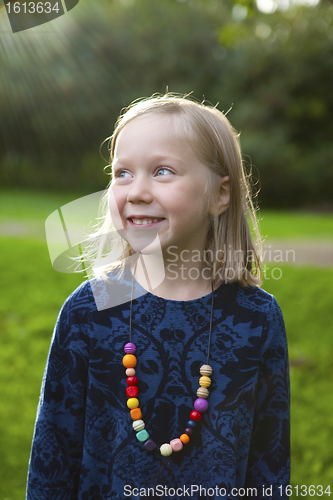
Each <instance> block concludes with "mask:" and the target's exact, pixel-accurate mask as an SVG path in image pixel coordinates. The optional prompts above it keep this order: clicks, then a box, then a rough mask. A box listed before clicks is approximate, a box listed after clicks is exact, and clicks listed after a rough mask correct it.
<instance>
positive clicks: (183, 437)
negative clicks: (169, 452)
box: [179, 434, 190, 444]
mask: <svg viewBox="0 0 333 500" xmlns="http://www.w3.org/2000/svg"><path fill="white" fill-rule="evenodd" d="M179 439H180V440H181V442H182V443H184V444H187V443H188V442H189V440H190V438H189V436H188V435H187V434H182V435H181V436H180V438H179Z"/></svg>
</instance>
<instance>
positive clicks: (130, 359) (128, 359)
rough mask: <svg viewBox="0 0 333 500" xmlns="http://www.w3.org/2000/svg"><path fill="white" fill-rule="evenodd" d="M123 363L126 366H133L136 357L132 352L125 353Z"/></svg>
mask: <svg viewBox="0 0 333 500" xmlns="http://www.w3.org/2000/svg"><path fill="white" fill-rule="evenodd" d="M123 365H124V366H125V367H126V368H134V366H136V357H135V356H134V354H125V356H124V357H123Z"/></svg>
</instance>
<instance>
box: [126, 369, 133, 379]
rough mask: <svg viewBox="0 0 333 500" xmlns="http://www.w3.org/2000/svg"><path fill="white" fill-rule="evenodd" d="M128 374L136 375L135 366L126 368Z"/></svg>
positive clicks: (129, 375) (130, 375)
mask: <svg viewBox="0 0 333 500" xmlns="http://www.w3.org/2000/svg"><path fill="white" fill-rule="evenodd" d="M125 373H126V375H127V376H128V377H134V375H135V370H134V368H126V371H125Z"/></svg>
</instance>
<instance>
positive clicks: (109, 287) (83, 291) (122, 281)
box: [63, 271, 147, 313]
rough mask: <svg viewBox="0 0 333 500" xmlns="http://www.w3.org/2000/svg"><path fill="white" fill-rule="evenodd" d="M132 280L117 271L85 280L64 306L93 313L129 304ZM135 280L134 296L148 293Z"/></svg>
mask: <svg viewBox="0 0 333 500" xmlns="http://www.w3.org/2000/svg"><path fill="white" fill-rule="evenodd" d="M131 293H132V280H131V279H129V277H128V276H126V275H124V274H121V273H119V272H116V271H112V272H109V273H107V274H104V275H103V276H99V277H96V278H91V279H87V280H85V281H83V283H81V284H80V285H79V286H78V287H77V288H76V289H75V290H74V291H73V292H72V293H71V294H70V295H69V297H68V298H67V299H66V301H65V303H64V306H63V307H66V308H67V309H68V308H70V309H71V310H79V309H84V310H89V311H90V312H91V313H93V312H96V311H102V310H105V309H110V308H114V307H116V306H121V305H124V304H128V303H129V301H130V300H131ZM146 293H147V292H146V290H144V289H143V288H142V287H140V285H139V284H138V283H137V282H135V284H134V289H133V298H134V299H135V298H138V297H141V296H142V295H144V294H146Z"/></svg>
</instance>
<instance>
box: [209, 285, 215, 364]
mask: <svg viewBox="0 0 333 500" xmlns="http://www.w3.org/2000/svg"><path fill="white" fill-rule="evenodd" d="M213 311H214V282H213V280H212V304H211V308H210V324H209V339H208V348H207V365H209V355H210V344H211V340H212V327H213Z"/></svg>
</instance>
